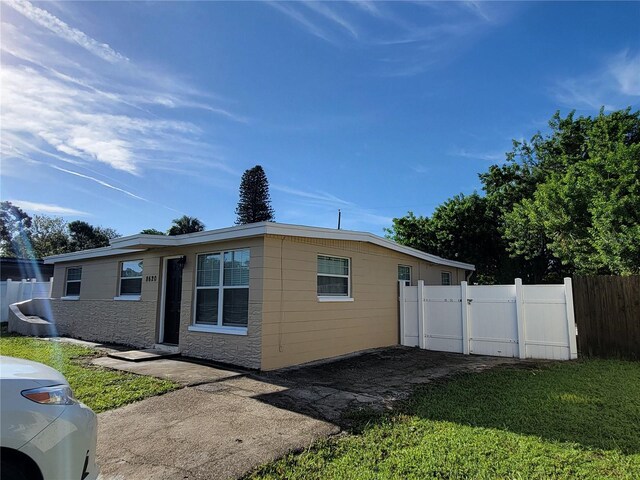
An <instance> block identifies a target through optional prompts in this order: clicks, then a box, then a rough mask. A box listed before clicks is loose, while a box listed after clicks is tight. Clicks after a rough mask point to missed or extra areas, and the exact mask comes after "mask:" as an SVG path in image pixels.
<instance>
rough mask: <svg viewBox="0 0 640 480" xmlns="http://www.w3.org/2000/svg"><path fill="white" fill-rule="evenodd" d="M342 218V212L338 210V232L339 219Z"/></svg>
mask: <svg viewBox="0 0 640 480" xmlns="http://www.w3.org/2000/svg"><path fill="white" fill-rule="evenodd" d="M341 216H342V212H340V209H338V230H340V217H341Z"/></svg>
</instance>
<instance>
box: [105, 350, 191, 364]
mask: <svg viewBox="0 0 640 480" xmlns="http://www.w3.org/2000/svg"><path fill="white" fill-rule="evenodd" d="M179 355H180V353H179V352H175V351H167V350H159V349H157V348H145V349H142V350H127V351H125V352H112V353H109V354H108V356H109V357H111V358H117V359H118V360H126V361H128V362H147V361H150V360H159V359H161V358H171V357H177V356H179Z"/></svg>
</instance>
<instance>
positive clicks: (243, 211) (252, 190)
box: [236, 165, 275, 225]
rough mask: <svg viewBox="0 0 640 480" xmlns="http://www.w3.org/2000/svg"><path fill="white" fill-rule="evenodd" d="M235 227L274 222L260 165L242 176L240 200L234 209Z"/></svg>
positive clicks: (267, 184) (265, 178)
mask: <svg viewBox="0 0 640 480" xmlns="http://www.w3.org/2000/svg"><path fill="white" fill-rule="evenodd" d="M236 215H237V216H238V218H237V219H236V225H246V224H247V223H256V222H274V221H275V213H274V211H273V208H272V207H271V197H270V196H269V181H268V180H267V175H266V174H265V173H264V170H263V169H262V167H261V166H260V165H256V166H255V167H253V168H250V169H249V170H246V171H245V172H244V173H243V174H242V181H241V182H240V200H239V201H238V206H237V208H236Z"/></svg>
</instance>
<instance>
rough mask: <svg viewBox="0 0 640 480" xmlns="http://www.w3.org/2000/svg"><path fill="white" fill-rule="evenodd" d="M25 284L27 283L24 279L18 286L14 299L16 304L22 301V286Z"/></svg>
mask: <svg viewBox="0 0 640 480" xmlns="http://www.w3.org/2000/svg"><path fill="white" fill-rule="evenodd" d="M26 284H27V281H26V280H25V279H24V278H23V279H22V280H20V284H19V285H18V296H17V298H16V302H21V301H22V300H24V298H22V296H23V295H24V286H25V285H26ZM14 303H15V302H14Z"/></svg>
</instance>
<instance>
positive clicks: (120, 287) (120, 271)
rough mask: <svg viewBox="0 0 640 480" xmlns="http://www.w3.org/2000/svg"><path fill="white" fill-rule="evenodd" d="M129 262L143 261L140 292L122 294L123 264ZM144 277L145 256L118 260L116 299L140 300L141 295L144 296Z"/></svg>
mask: <svg viewBox="0 0 640 480" xmlns="http://www.w3.org/2000/svg"><path fill="white" fill-rule="evenodd" d="M127 262H142V272H141V273H140V277H139V278H140V293H139V294H138V295H135V294H133V295H132V294H126V295H122V293H121V290H122V278H123V277H122V265H123V264H124V263H127ZM125 278H126V279H132V278H138V277H125ZM143 278H144V259H143V258H139V259H138V258H134V259H133V260H122V261H120V262H118V296H117V297H113V299H114V300H118V301H130V302H135V301H137V300H140V297H141V296H142V283H143V280H142V279H143Z"/></svg>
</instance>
